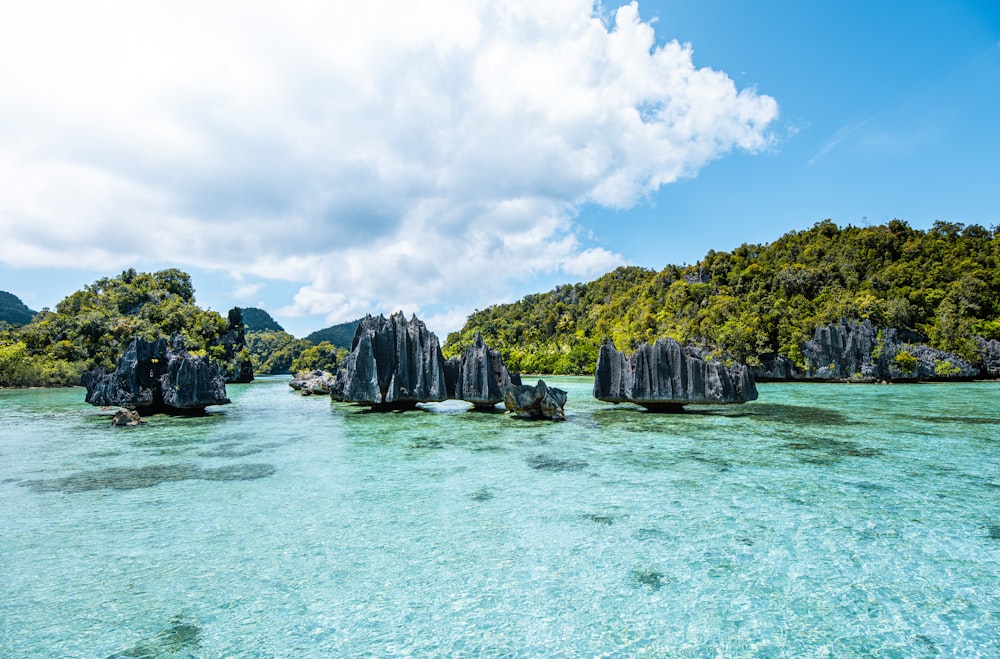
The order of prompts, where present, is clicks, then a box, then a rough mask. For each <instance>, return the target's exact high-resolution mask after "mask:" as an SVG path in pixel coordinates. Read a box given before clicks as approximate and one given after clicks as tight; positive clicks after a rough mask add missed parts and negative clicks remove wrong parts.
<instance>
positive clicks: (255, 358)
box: [246, 332, 312, 375]
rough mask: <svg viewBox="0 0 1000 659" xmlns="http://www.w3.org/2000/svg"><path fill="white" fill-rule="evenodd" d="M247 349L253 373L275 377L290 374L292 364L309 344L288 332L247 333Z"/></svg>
mask: <svg viewBox="0 0 1000 659" xmlns="http://www.w3.org/2000/svg"><path fill="white" fill-rule="evenodd" d="M246 339H247V349H248V350H249V351H250V361H251V363H252V364H253V371H254V373H261V374H264V375H277V374H282V373H291V372H292V362H293V361H294V360H295V358H296V357H298V356H299V354H300V353H301V352H302V351H303V350H305V349H306V348H307V347H309V346H310V345H312V344H310V343H308V342H307V341H303V340H301V339H296V338H295V337H294V336H292V335H291V334H289V333H288V332H248V333H247V336H246Z"/></svg>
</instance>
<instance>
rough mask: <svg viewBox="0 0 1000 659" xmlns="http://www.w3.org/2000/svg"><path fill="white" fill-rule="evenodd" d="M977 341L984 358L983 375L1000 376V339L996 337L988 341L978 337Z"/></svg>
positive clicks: (989, 376)
mask: <svg viewBox="0 0 1000 659" xmlns="http://www.w3.org/2000/svg"><path fill="white" fill-rule="evenodd" d="M977 342H978V343H979V351H980V354H981V355H982V360H983V363H982V369H981V375H982V376H983V377H988V378H1000V341H997V340H996V339H990V340H989V341H987V340H986V339H984V338H982V337H978V339H977Z"/></svg>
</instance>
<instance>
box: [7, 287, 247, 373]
mask: <svg viewBox="0 0 1000 659" xmlns="http://www.w3.org/2000/svg"><path fill="white" fill-rule="evenodd" d="M174 335H178V336H180V338H181V339H182V340H183V342H184V345H185V347H186V348H188V349H189V350H191V351H192V352H193V353H195V354H199V355H207V356H209V357H211V358H212V359H213V360H214V361H215V362H216V364H217V365H218V366H219V368H220V371H222V372H223V374H224V376H225V377H226V378H227V380H234V379H238V378H242V377H244V376H245V375H249V376H250V377H252V374H249V373H248V372H247V371H248V370H249V369H248V368H247V367H249V359H250V355H249V353H247V352H246V349H245V346H244V345H243V328H242V326H241V325H240V322H239V314H238V313H236V314H234V313H230V315H229V319H227V318H223V317H222V316H220V315H219V314H218V313H216V312H215V311H209V310H205V309H202V308H201V307H199V306H198V305H196V304H195V297H194V286H193V285H192V283H191V277H190V276H189V275H188V274H187V273H185V272H182V271H180V270H176V269H173V268H171V269H167V270H161V271H159V272H155V273H145V272H136V271H135V270H134V269H129V270H126V271H125V272H122V273H121V275H119V276H117V277H105V278H102V279H98V280H97V281H95V282H94V283H92V284H89V285H87V286H84V288H83V289H82V290H79V291H76V292H75V293H73V294H72V295H69V296H68V297H66V298H65V299H63V300H62V301H61V302H59V304H57V305H56V308H55V310H54V311H42V312H40V313H38V314H37V315H35V317H34V318H33V319H32V320H31V322H30V323H27V324H25V325H23V326H21V327H14V328H7V329H3V330H2V331H0V386H39V385H72V384H79V382H80V374H81V373H83V372H84V371H85V370H87V369H90V368H94V367H102V368H104V369H107V370H111V369H113V368H114V365H115V361H116V360H117V359H118V356H119V355H120V354H121V353H122V351H123V350H124V349H125V347H126V346H127V345H128V344H129V343H130V342H131V341H132V339H133V338H136V337H139V338H143V339H147V340H156V339H159V338H168V337H171V336H174Z"/></svg>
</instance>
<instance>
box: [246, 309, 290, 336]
mask: <svg viewBox="0 0 1000 659" xmlns="http://www.w3.org/2000/svg"><path fill="white" fill-rule="evenodd" d="M240 311H241V312H242V313H243V326H244V327H245V328H246V331H247V332H284V331H285V328H284V327H282V326H281V325H279V324H278V323H277V321H275V320H274V318H271V314H269V313H267V312H266V311H264V310H263V309H255V308H253V307H247V308H243V307H241V308H240Z"/></svg>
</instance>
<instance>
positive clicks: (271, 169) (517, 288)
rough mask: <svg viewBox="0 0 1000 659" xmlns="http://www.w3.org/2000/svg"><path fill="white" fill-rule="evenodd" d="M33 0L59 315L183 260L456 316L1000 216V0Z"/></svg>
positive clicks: (38, 293) (46, 211)
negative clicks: (208, 1) (609, 279)
mask: <svg viewBox="0 0 1000 659" xmlns="http://www.w3.org/2000/svg"><path fill="white" fill-rule="evenodd" d="M21 4H22V5H24V6H11V7H7V8H5V9H0V85H2V86H3V88H4V89H5V90H8V91H7V93H5V100H4V102H3V103H0V236H2V242H0V290H9V291H11V292H13V293H15V294H17V295H19V296H20V297H21V298H22V299H23V300H24V301H25V302H26V303H27V304H28V305H29V306H31V307H32V308H35V309H38V308H41V307H44V306H54V305H55V304H56V303H57V302H58V301H59V300H60V299H62V297H64V296H65V295H67V294H69V293H71V292H72V291H74V290H77V289H79V288H80V287H82V286H83V285H84V284H86V283H89V282H91V281H93V280H94V279H96V278H98V277H101V276H109V275H114V274H117V273H118V272H120V271H121V270H123V269H125V268H127V267H136V268H137V269H140V270H154V269H159V268H163V267H179V268H182V269H185V270H187V271H189V272H191V273H192V276H193V279H194V283H195V286H196V288H197V294H198V301H199V302H200V303H201V304H202V305H204V306H208V307H210V308H213V309H216V310H219V311H222V312H225V310H226V309H228V308H229V307H231V306H233V305H236V304H238V305H240V306H264V307H265V308H266V309H267V310H268V311H269V312H271V313H272V315H274V316H275V317H276V318H277V319H278V321H279V322H280V323H282V325H284V326H285V327H286V328H287V329H288V330H289V331H291V332H292V333H293V334H296V335H298V336H302V335H304V334H306V333H308V332H309V331H311V330H313V329H318V328H320V327H323V326H326V325H328V324H331V323H333V322H340V321H343V320H349V319H352V318H356V317H357V316H358V315H361V314H363V313H364V312H366V311H371V312H373V313H378V312H386V313H388V312H391V311H394V310H396V309H399V308H402V309H403V310H405V311H406V312H408V313H409V312H416V313H418V314H419V315H420V316H421V317H422V318H425V319H426V320H427V321H428V324H429V325H430V327H431V329H433V330H435V331H437V332H438V333H439V334H444V333H445V332H447V331H450V330H453V329H456V328H457V326H459V325H460V324H461V322H462V320H463V319H464V317H465V315H466V314H468V313H469V312H470V311H471V310H472V309H474V308H483V307H485V306H488V305H490V304H493V303H497V302H503V301H510V300H514V299H517V298H519V297H521V296H522V295H524V294H527V293H532V292H539V291H544V290H548V289H549V288H551V287H552V286H553V285H555V284H559V283H566V282H574V281H587V280H589V279H592V278H594V277H596V276H599V275H600V274H601V273H603V272H605V271H607V270H610V269H611V268H613V267H615V266H616V265H619V264H625V263H630V264H636V265H641V266H646V267H652V268H661V267H663V266H664V265H666V264H668V263H693V262H695V261H697V260H698V259H700V258H701V257H702V256H703V255H704V254H705V252H707V251H708V250H709V249H716V250H728V249H732V248H734V247H736V246H738V245H739V244H741V243H744V242H750V243H761V242H770V241H772V240H774V239H776V238H778V237H779V236H781V235H782V234H783V233H785V232H787V231H790V230H797V229H805V228H808V227H809V226H811V225H812V224H813V223H815V222H817V221H819V220H822V219H825V218H830V219H832V220H834V221H835V222H837V223H838V224H841V225H846V224H854V225H865V224H878V223H882V222H885V221H888V220H890V219H892V218H900V219H903V220H906V221H907V222H909V223H910V224H911V225H912V226H914V227H917V228H926V227H929V226H930V225H931V224H932V223H933V222H934V221H935V220H939V219H941V220H947V221H955V222H964V223H967V224H971V223H978V224H982V225H984V226H986V227H991V226H994V225H996V224H998V223H1000V221H998V214H1000V213H998V209H1000V185H998V184H997V183H996V179H997V177H998V173H1000V130H998V128H997V120H996V117H1000V4H997V3H996V2H963V1H955V2H948V3H942V2H877V3H872V2H841V3H809V2H791V1H763V2H755V3H745V2H723V1H712V0H708V1H701V2H697V3H694V2H670V1H667V0H659V1H657V2H649V1H646V2H638V3H637V4H635V5H625V6H624V7H621V6H620V5H619V4H615V3H605V4H602V5H600V6H599V7H598V8H597V11H594V10H593V7H592V6H591V5H590V3H589V2H587V1H586V0H552V2H549V3H535V2H528V1H527V0H523V1H522V0H510V1H509V2H506V3H496V2H471V1H470V2H468V3H462V5H460V6H456V5H455V3H449V2H443V1H441V0H417V1H414V2H408V3H405V4H401V3H393V2H388V1H387V2H379V1H374V2H370V3H365V4H364V5H363V6H360V5H359V6H352V5H348V4H346V3H340V4H338V3H328V4H327V5H326V6H323V7H317V6H316V5H309V4H306V3H301V4H300V3H297V2H291V3H280V4H279V3H273V4H270V3H257V4H255V5H254V6H253V7H254V9H253V10H252V11H251V10H249V9H248V8H247V6H246V5H244V4H240V3H227V2H218V3H213V4H212V5H209V7H210V8H209V9H207V10H206V9H205V5H203V4H202V5H199V4H198V3H194V2H191V3H185V2H180V3H169V4H167V3H131V2H125V1H120V2H107V3H102V4H101V5H99V6H98V7H99V9H96V8H94V6H86V7H83V6H76V5H75V4H74V3H69V2H50V1H48V0H42V1H40V2H38V3H21ZM539 4H544V6H542V7H539V6H537V5H539ZM675 41H676V42H677V43H674V42H675Z"/></svg>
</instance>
